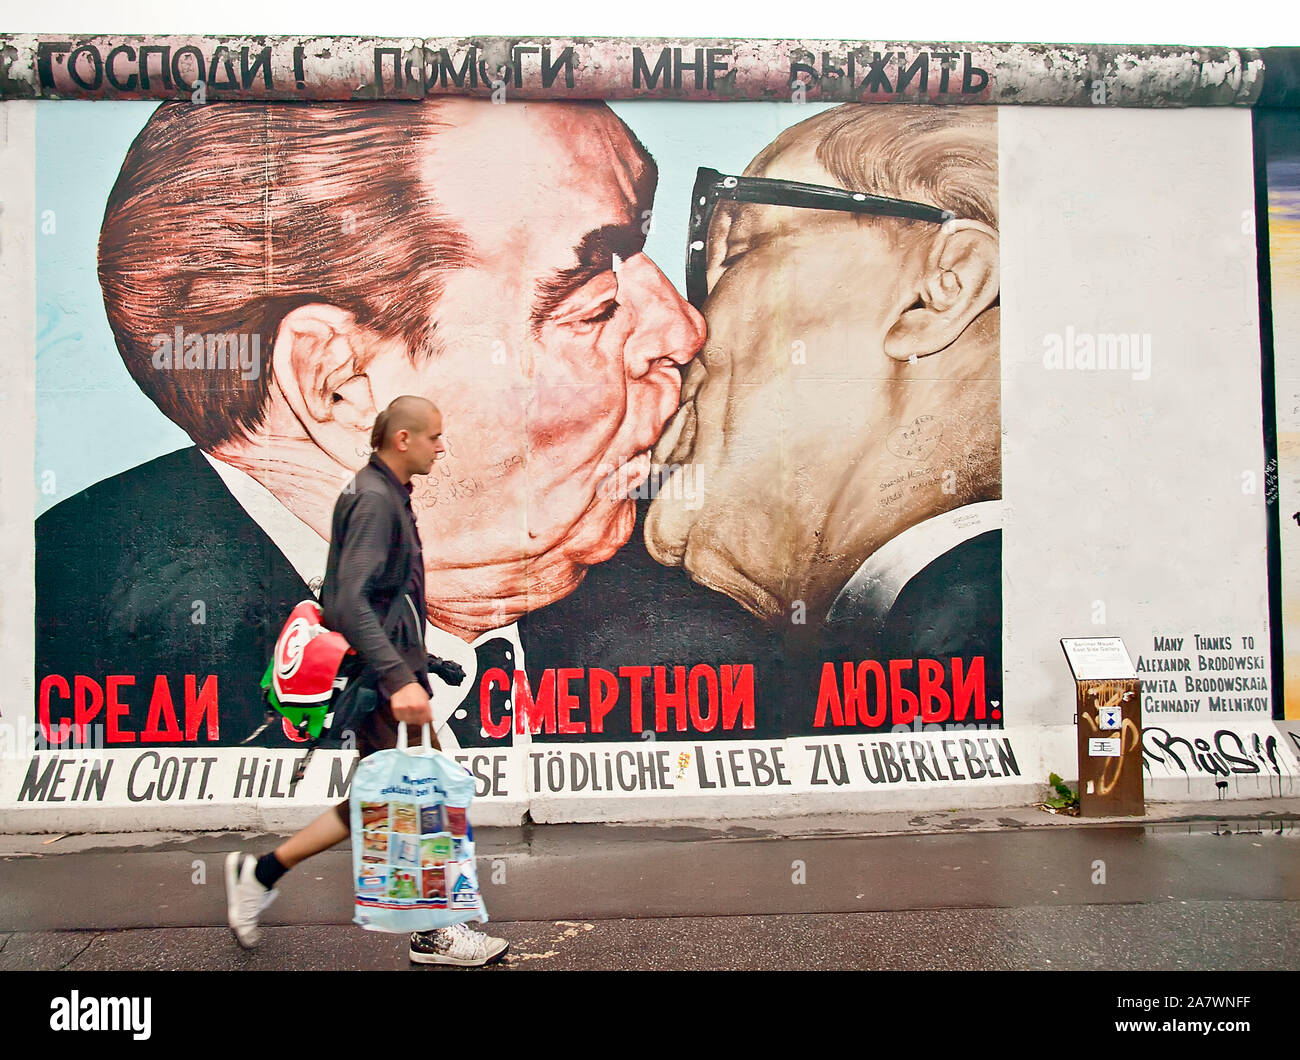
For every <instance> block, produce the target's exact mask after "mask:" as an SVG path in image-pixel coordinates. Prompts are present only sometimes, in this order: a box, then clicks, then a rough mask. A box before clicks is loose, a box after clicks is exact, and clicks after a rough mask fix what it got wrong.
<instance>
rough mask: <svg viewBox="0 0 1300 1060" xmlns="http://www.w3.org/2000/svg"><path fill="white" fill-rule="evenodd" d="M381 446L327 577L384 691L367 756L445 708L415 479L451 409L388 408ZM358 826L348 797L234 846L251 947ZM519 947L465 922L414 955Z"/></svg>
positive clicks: (234, 905) (338, 516)
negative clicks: (435, 697) (299, 877)
mask: <svg viewBox="0 0 1300 1060" xmlns="http://www.w3.org/2000/svg"><path fill="white" fill-rule="evenodd" d="M370 444H371V447H372V448H373V449H374V450H375V452H374V453H373V455H372V456H371V457H370V461H369V463H368V464H366V465H365V466H364V467H363V468H362V469H361V470H360V471H358V472H357V475H356V478H355V479H353V481H352V482H351V483H350V484H349V486H348V488H347V489H345V490H344V491H343V493H342V494H341V495H340V496H339V499H338V501H337V502H336V503H335V505H334V515H333V520H332V524H331V533H330V547H329V559H328V561H327V563H326V570H325V581H324V584H323V585H322V587H321V608H322V611H323V614H324V620H325V625H326V626H327V627H328V628H329V629H332V630H337V631H338V632H340V633H342V634H343V636H344V637H346V638H347V641H348V643H349V644H350V645H351V646H352V647H353V648H354V649H355V650H356V651H357V653H358V654H359V655H360V656H361V659H362V661H363V663H364V664H365V670H364V671H363V672H362V674H361V675H360V676H359V677H357V678H356V679H355V680H357V681H359V682H361V685H362V687H366V686H367V685H370V686H373V687H375V690H376V692H377V694H378V701H379V702H378V706H377V707H376V708H375V709H374V710H372V711H371V712H370V713H369V714H367V715H366V717H365V719H364V720H363V721H362V722H361V723H360V725H359V730H360V731H359V732H358V733H357V750H358V752H359V753H360V755H361V757H362V758H365V757H366V756H367V755H369V754H373V753H374V752H375V751H379V750H382V749H384V748H389V747H394V746H396V743H397V726H398V725H399V724H406V725H407V726H408V727H409V728H408V732H407V737H408V743H411V744H414V743H418V742H419V740H420V734H419V731H418V726H421V725H426V724H429V723H430V722H431V721H432V717H433V715H432V711H431V709H430V702H429V697H430V695H431V689H430V686H429V677H428V669H427V668H428V656H427V654H426V651H425V646H424V618H423V614H424V601H425V594H424V556H423V554H422V551H421V548H420V535H419V532H418V530H417V529H416V524H415V518H414V514H413V513H412V510H411V499H410V494H411V488H412V487H411V479H412V477H413V476H415V475H427V474H428V473H429V472H430V470H431V469H432V468H433V462H434V461H435V460H436V459H437V458H438V457H439V456H441V455H442V454H443V453H444V452H445V451H446V450H445V447H444V445H443V441H442V416H441V414H440V413H439V412H438V409H437V407H436V406H435V405H434V404H433V403H432V402H430V401H428V400H426V399H425V398H422V397H413V396H404V397H399V398H397V399H396V400H395V401H393V402H392V404H390V405H389V406H388V407H387V408H386V409H385V410H384V411H383V412H381V413H379V415H378V416H377V417H376V419H375V425H374V428H373V430H372V431H371V436H370ZM434 746H437V737H436V736H435V737H434ZM349 831H350V818H349V809H348V803H347V802H346V801H344V802H342V803H340V804H339V805H338V806H336V807H335V808H334V809H332V810H330V811H328V812H326V813H324V814H322V815H321V816H320V817H318V818H317V819H316V820H315V821H313V822H312V823H311V824H309V825H307V827H306V828H304V829H302V830H301V831H300V832H298V833H297V834H296V835H294V836H292V837H290V838H289V839H287V840H285V842H284V843H282V844H281V845H280V846H279V847H277V848H276V849H275V850H274V851H272V852H270V853H267V854H264V855H262V857H260V858H257V857H254V856H253V855H252V854H248V853H244V852H242V851H235V852H233V853H231V854H230V855H229V856H227V858H226V905H227V916H228V919H229V922H230V928H231V930H232V931H233V932H234V933H235V937H236V938H237V939H238V940H239V943H240V945H242V946H244V947H245V948H250V949H251V948H252V947H253V946H256V945H257V943H258V940H259V937H260V932H259V930H258V927H257V921H258V918H259V917H260V916H261V914H262V912H263V911H264V910H265V909H266V907H267V906H269V905H270V904H271V902H272V901H273V900H274V899H275V897H276V895H277V894H278V893H279V892H278V891H276V890H274V887H275V884H276V882H277V881H278V880H279V879H280V877H281V876H283V875H284V874H285V873H286V872H288V871H289V869H291V868H293V866H295V865H297V864H298V863H299V862H300V861H303V860H304V859H306V858H309V857H311V856H312V855H313V854H318V853H320V852H321V851H322V850H328V849H329V848H330V847H332V846H334V845H335V844H336V843H338V842H340V841H342V840H343V839H346V838H347V836H348V833H349ZM508 945H509V944H508V943H507V942H506V941H505V940H504V939H495V938H490V937H488V936H487V935H485V934H483V933H481V932H477V931H473V930H471V929H470V928H469V927H468V926H467V925H465V924H457V925H455V926H454V927H450V928H442V929H439V930H437V931H423V932H416V933H415V934H413V935H412V936H411V950H410V957H411V960H412V961H414V962H415V963H417V964H455V965H466V966H479V965H483V964H487V963H488V962H489V961H493V960H496V959H498V958H499V957H500V956H501V955H502V954H503V953H505V951H506V949H507V947H508Z"/></svg>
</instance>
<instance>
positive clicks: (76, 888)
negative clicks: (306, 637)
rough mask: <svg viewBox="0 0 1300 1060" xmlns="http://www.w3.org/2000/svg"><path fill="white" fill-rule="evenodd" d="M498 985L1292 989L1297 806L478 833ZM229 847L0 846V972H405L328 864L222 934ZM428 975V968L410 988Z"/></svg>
mask: <svg viewBox="0 0 1300 1060" xmlns="http://www.w3.org/2000/svg"><path fill="white" fill-rule="evenodd" d="M476 840H477V853H478V859H479V878H480V883H481V885H482V889H483V894H484V900H485V902H486V904H487V908H488V911H489V914H490V915H491V917H492V922H491V923H490V924H489V925H487V929H488V930H489V931H491V932H492V933H494V934H498V935H500V936H502V937H505V938H507V939H509V940H510V942H511V949H510V953H509V954H508V956H507V958H506V960H505V961H504V962H503V963H502V965H501V968H502V969H505V970H509V969H546V968H551V969H668V968H674V969H676V968H695V969H779V968H788V969H813V968H843V969H886V968H888V969H1062V968H1082V969H1107V968H1113V969H1143V968H1149V969H1206V970H1230V969H1246V968H1256V969H1295V968H1297V967H1300V800H1277V799H1274V800H1267V801H1261V802H1259V803H1253V802H1252V803H1225V804H1211V805H1208V806H1207V805H1206V804H1204V803H1197V804H1188V805H1183V806H1175V805H1164V806H1161V807H1158V808H1154V809H1153V812H1152V814H1151V816H1150V818H1149V819H1145V820H1142V821H1123V822H1120V821H1084V820H1078V819H1072V818H1063V817H1053V816H1049V815H1047V814H1045V813H1043V812H1042V811H1040V810H1036V809H1032V808H1014V809H1004V810H996V811H958V810H954V811H949V812H940V813H933V812H932V813H926V814H915V815H911V814H882V815H874V816H869V817H857V818H852V817H834V818H829V817H828V818H800V819H796V820H789V821H747V822H728V823H727V824H725V825H723V824H719V825H707V824H700V825H685V824H684V825H675V826H670V827H656V826H646V825H637V826H623V825H610V824H605V825H537V826H531V827H524V828H512V829H481V830H479V831H478V833H477V835H476ZM277 842H278V837H275V836H267V835H248V834H240V833H224V834H216V833H206V834H200V835H192V836H185V835H179V834H175V833H169V834H151V833H139V834H119V835H112V836H90V835H76V836H64V837H59V838H55V837H49V836H0V970H3V969H53V968H65V969H70V970H77V969H85V970H92V969H166V970H171V969H177V970H179V969H211V970H226V969H241V968H248V969H255V968H256V969H405V968H408V967H410V966H409V965H408V962H407V960H406V951H405V945H404V941H403V938H404V937H402V936H392V935H385V934H381V933H376V932H367V931H363V930H361V929H360V928H357V927H355V926H353V925H351V923H350V921H351V906H350V903H349V895H348V887H347V879H348V877H349V865H350V853H349V850H348V847H347V845H346V844H344V845H341V846H339V847H337V848H335V849H333V850H331V851H327V852H325V853H324V854H321V855H318V856H317V857H315V858H312V859H310V860H309V861H307V862H305V863H304V864H303V865H300V866H298V867H297V868H295V869H294V870H293V871H292V872H290V873H289V874H288V875H286V877H285V878H284V880H283V881H282V882H281V885H280V891H281V894H280V897H279V898H278V899H277V901H276V902H275V904H273V905H272V906H271V907H270V909H268V911H267V913H266V915H265V917H264V919H263V924H264V926H265V931H264V940H263V942H262V945H261V946H260V947H259V949H258V950H257V951H255V952H252V953H246V952H244V951H242V950H240V949H239V948H238V947H237V946H236V945H235V944H234V942H233V940H232V938H231V936H230V933H229V931H228V930H227V929H226V928H225V926H224V924H225V902H224V890H223V883H222V856H223V853H224V852H225V851H228V850H232V849H236V848H239V849H246V850H249V851H252V852H255V853H262V852H264V851H266V850H268V849H271V848H273V847H274V846H275V845H276V843H277ZM419 970H423V971H429V972H431V973H433V974H440V973H441V972H442V971H443V970H442V969H419Z"/></svg>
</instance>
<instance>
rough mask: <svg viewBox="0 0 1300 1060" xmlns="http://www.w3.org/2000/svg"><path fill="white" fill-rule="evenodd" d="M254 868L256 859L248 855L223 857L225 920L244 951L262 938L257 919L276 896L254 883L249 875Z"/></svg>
mask: <svg viewBox="0 0 1300 1060" xmlns="http://www.w3.org/2000/svg"><path fill="white" fill-rule="evenodd" d="M256 868H257V858H255V857H253V855H252V854H244V853H241V852H240V851H238V850H236V851H234V852H233V853H230V854H227V855H226V920H227V921H228V922H229V924H230V930H231V931H233V932H234V933H235V938H236V940H238V942H239V944H240V945H241V946H243V947H244V949H246V950H251V949H252V948H253V947H254V946H256V945H257V943H258V940H259V939H260V938H261V937H262V933H261V932H260V931H258V930H257V918H258V917H260V916H261V915H262V913H263V911H265V909H266V907H267V906H268V905H270V904H271V903H272V902H274V901H275V900H276V898H277V897H279V894H280V892H279V891H277V890H270V889H268V888H266V887H263V886H262V885H261V884H260V883H258V881H257V877H256V876H254V875H253V870H254V869H256Z"/></svg>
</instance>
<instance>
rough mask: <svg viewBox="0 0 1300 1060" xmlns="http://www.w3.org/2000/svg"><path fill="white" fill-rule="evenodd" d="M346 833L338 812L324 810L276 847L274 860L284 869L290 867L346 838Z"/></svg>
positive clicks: (345, 826)
mask: <svg viewBox="0 0 1300 1060" xmlns="http://www.w3.org/2000/svg"><path fill="white" fill-rule="evenodd" d="M348 834H349V833H348V827H347V825H345V824H344V823H343V822H342V820H340V818H339V815H338V813H337V812H336V811H335V810H333V809H329V810H326V811H325V812H324V813H323V814H321V815H320V816H319V817H317V818H316V820H314V821H312V823H311V824H309V825H307V827H306V828H303V829H301V830H300V831H298V832H295V833H294V834H293V835H292V836H290V837H289V838H288V839H286V840H285V841H284V842H283V843H281V844H280V845H279V846H278V847H276V848H275V857H276V860H277V861H279V862H280V864H281V865H283V866H284V867H285V868H286V869H291V868H293V867H294V866H295V865H297V864H298V862H300V861H305V860H306V859H307V858H309V857H311V856H312V855H313V854H319V853H320V852H321V851H322V850H329V848H330V847H332V846H334V845H335V844H337V843H341V842H342V841H343V840H345V839H347V837H348Z"/></svg>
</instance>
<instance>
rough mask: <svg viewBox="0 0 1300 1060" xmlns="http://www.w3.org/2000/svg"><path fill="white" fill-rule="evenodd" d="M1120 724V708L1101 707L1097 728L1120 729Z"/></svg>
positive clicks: (1098, 713) (1098, 712)
mask: <svg viewBox="0 0 1300 1060" xmlns="http://www.w3.org/2000/svg"><path fill="white" fill-rule="evenodd" d="M1119 724H1120V710H1119V707H1099V708H1098V709H1097V728H1099V729H1118V728H1119Z"/></svg>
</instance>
